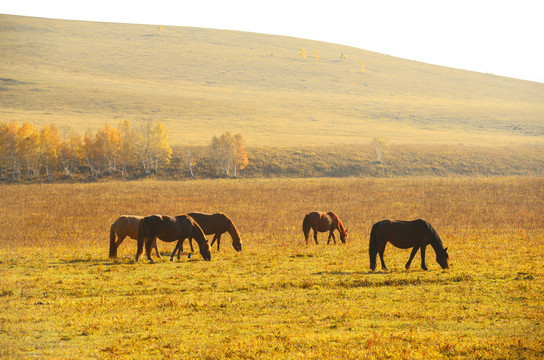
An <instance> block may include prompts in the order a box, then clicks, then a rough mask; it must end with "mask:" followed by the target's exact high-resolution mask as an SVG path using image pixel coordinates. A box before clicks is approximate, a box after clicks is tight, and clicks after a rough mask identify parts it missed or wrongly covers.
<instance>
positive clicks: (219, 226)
mask: <svg viewBox="0 0 544 360" xmlns="http://www.w3.org/2000/svg"><path fill="white" fill-rule="evenodd" d="M187 215H189V216H190V217H192V218H193V219H194V220H195V221H196V222H197V223H198V225H200V227H201V228H202V231H204V234H206V235H211V234H214V236H213V240H212V243H211V245H210V246H213V244H214V243H215V242H216V241H217V251H219V245H220V244H221V235H222V234H224V233H226V232H228V233H229V234H230V237H231V238H232V247H234V250H236V251H242V240H241V239H240V233H239V232H238V229H237V228H236V226H235V225H234V223H233V222H232V220H231V219H230V218H229V217H228V216H227V215H225V214H223V213H216V214H206V213H198V212H192V213H189V214H187ZM183 241H184V240H180V241H178V243H177V245H176V249H174V252H175V251H176V250H177V251H178V256H177V257H178V259H179V257H180V254H181V252H183ZM189 245H190V246H191V251H193V242H192V239H191V238H189ZM170 260H172V259H170Z"/></svg>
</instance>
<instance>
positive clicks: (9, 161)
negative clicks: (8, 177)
mask: <svg viewBox="0 0 544 360" xmlns="http://www.w3.org/2000/svg"><path fill="white" fill-rule="evenodd" d="M18 129H19V125H17V123H16V122H11V123H9V124H7V123H2V124H1V125H0V163H1V166H2V170H1V173H2V178H3V177H4V171H5V170H4V169H8V168H9V169H11V171H12V177H13V180H18V179H19V169H20V168H19V163H18V159H17V144H18V137H17V131H18Z"/></svg>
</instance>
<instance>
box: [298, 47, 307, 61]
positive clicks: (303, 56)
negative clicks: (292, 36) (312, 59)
mask: <svg viewBox="0 0 544 360" xmlns="http://www.w3.org/2000/svg"><path fill="white" fill-rule="evenodd" d="M298 57H301V58H303V59H307V58H308V56H307V55H306V49H304V48H303V47H301V48H300V52H299V53H298Z"/></svg>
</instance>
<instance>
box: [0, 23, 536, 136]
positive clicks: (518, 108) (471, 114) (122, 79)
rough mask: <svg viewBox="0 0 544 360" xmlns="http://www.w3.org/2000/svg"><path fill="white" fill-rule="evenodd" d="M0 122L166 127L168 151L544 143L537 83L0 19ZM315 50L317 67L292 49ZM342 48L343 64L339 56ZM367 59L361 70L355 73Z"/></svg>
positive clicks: (132, 29) (165, 34)
mask: <svg viewBox="0 0 544 360" xmlns="http://www.w3.org/2000/svg"><path fill="white" fill-rule="evenodd" d="M0 23H1V26H0V39H1V40H2V41H1V42H0V78H2V81H1V82H0V90H2V96H1V97H0V116H1V118H2V120H3V121H6V122H8V121H11V120H15V121H19V122H23V121H29V122H32V123H34V124H36V125H40V126H41V125H44V124H49V123H56V124H57V125H59V126H62V125H70V126H72V127H74V128H76V129H81V130H82V131H86V130H87V129H95V130H96V129H98V128H102V127H103V126H104V123H105V122H109V123H110V124H112V125H116V124H117V123H118V121H119V120H120V119H129V120H132V121H138V120H142V119H147V118H153V119H156V120H160V121H162V122H163V123H164V124H165V125H166V127H167V128H168V129H169V130H170V132H171V141H172V143H173V144H174V145H179V144H189V143H193V144H195V145H203V144H207V143H208V142H209V141H210V139H211V137H212V136H213V135H218V134H221V133H222V132H224V131H227V130H229V131H232V132H233V133H242V134H243V135H244V137H245V138H246V140H247V143H248V145H250V146H254V145H261V146H262V145H265V146H299V145H305V146H310V145H324V144H326V145H336V144H364V143H368V142H369V141H370V139H372V138H373V137H375V136H379V135H381V136H384V137H385V138H387V139H388V140H390V141H392V142H396V143H412V144H413V143H424V144H429V143H432V144H444V143H447V144H457V143H465V144H471V145H482V144H484V145H496V144H502V145H504V144H509V145H519V144H527V143H529V144H542V143H543V134H544V126H543V123H542V119H543V117H544V84H539V83H531V82H527V81H518V80H514V79H508V78H502V77H497V76H493V75H489V74H479V73H473V72H468V71H461V70H455V69H449V68H444V67H438V66H431V65H427V64H423V63H418V62H415V61H408V60H403V59H398V58H393V57H390V56H384V55H381V54H377V53H372V52H369V51H365V50H361V49H355V48H349V47H345V46H340V45H335V44H328V43H322V42H316V41H309V40H304V39H296V38H289V37H280V36H267V35H260V34H251V33H242V32H233V31H218V30H206V29H196V28H183V27H164V28H163V30H162V31H161V32H160V35H159V34H158V33H157V28H158V27H157V26H144V25H125V24H106V23H90V22H77V21H60V20H50V19H38V18H25V17H17V16H8V15H0ZM301 47H304V48H305V49H307V51H308V52H310V53H311V52H313V50H317V51H318V52H319V61H318V62H315V61H314V60H313V59H309V60H303V59H301V58H299V57H298V52H299V50H300V48H301ZM342 53H344V54H346V55H347V58H346V60H345V61H340V54H342ZM361 60H364V62H365V67H366V72H365V73H361V71H360V61H361Z"/></svg>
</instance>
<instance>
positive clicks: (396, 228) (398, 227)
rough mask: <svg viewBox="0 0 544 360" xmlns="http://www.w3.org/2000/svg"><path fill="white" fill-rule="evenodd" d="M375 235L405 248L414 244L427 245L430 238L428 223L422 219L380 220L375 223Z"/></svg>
mask: <svg viewBox="0 0 544 360" xmlns="http://www.w3.org/2000/svg"><path fill="white" fill-rule="evenodd" d="M375 226H376V227H377V228H376V236H377V238H378V239H380V240H381V241H385V242H390V243H391V244H393V245H394V246H396V247H398V248H401V249H407V248H411V247H414V246H424V245H428V244H429V243H430V242H431V240H432V233H431V231H430V230H429V228H430V224H429V223H428V222H427V221H425V220H422V219H418V220H413V221H404V220H382V221H380V222H378V223H376V224H375Z"/></svg>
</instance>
